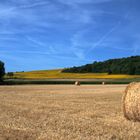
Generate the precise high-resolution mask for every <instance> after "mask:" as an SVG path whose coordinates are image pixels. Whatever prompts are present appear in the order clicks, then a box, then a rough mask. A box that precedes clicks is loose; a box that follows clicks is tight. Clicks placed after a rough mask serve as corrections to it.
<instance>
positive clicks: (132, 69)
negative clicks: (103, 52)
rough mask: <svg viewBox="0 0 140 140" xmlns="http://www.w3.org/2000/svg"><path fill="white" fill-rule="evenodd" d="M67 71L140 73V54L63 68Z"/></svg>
mask: <svg viewBox="0 0 140 140" xmlns="http://www.w3.org/2000/svg"><path fill="white" fill-rule="evenodd" d="M62 72H65V73H108V74H129V75H139V74H140V56H131V57H127V58H119V59H109V60H106V61H103V62H97V61H95V62H93V63H92V64H86V65H83V66H79V67H72V68H66V69H63V70H62Z"/></svg>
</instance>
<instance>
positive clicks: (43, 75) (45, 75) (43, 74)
mask: <svg viewBox="0 0 140 140" xmlns="http://www.w3.org/2000/svg"><path fill="white" fill-rule="evenodd" d="M13 77H14V78H21V79H24V78H25V79H75V78H77V79H131V78H140V75H108V74H107V73H83V74H81V73H61V70H44V71H43V70H42V71H31V72H17V73H14V76H13ZM13 77H12V78H13Z"/></svg>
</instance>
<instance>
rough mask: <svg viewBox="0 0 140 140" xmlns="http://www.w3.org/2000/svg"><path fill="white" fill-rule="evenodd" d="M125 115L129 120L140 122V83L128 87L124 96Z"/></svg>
mask: <svg viewBox="0 0 140 140" xmlns="http://www.w3.org/2000/svg"><path fill="white" fill-rule="evenodd" d="M123 113H124V117H125V118H127V119H128V120H133V121H140V82H139V83H131V84H129V85H128V86H127V88H126V90H125V94H124V96H123Z"/></svg>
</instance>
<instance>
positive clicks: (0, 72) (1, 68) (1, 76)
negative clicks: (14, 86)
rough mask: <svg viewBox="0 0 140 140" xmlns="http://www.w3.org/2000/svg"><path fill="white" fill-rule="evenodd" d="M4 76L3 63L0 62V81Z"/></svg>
mask: <svg viewBox="0 0 140 140" xmlns="http://www.w3.org/2000/svg"><path fill="white" fill-rule="evenodd" d="M4 75H5V68H4V63H3V62H2V61H0V81H2V80H3V76H4Z"/></svg>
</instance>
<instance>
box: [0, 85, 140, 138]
mask: <svg viewBox="0 0 140 140" xmlns="http://www.w3.org/2000/svg"><path fill="white" fill-rule="evenodd" d="M125 88H126V85H82V86H79V87H78V86H74V85H28V86H1V87H0V140H109V139H111V140H114V139H118V140H121V139H122V140H125V139H126V140H135V139H137V140H138V139H140V123H137V122H130V121H127V120H126V119H125V118H124V117H123V112H122V106H121V101H122V95H123V91H124V90H125Z"/></svg>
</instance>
